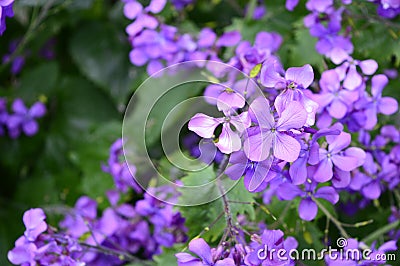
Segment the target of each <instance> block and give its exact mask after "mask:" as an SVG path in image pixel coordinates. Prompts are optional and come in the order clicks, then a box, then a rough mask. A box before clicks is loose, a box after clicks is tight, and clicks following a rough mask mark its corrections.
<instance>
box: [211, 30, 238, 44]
mask: <svg viewBox="0 0 400 266" xmlns="http://www.w3.org/2000/svg"><path fill="white" fill-rule="evenodd" d="M241 38H242V37H241V35H240V32H239V31H230V32H225V33H224V34H223V35H222V36H221V37H219V39H218V41H217V43H216V46H217V47H221V46H225V47H230V46H235V45H236V44H238V42H239V41H240V39H241Z"/></svg>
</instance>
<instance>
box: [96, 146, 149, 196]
mask: <svg viewBox="0 0 400 266" xmlns="http://www.w3.org/2000/svg"><path fill="white" fill-rule="evenodd" d="M102 168H103V171H104V172H106V173H108V174H110V175H111V176H112V177H113V178H114V183H115V187H116V188H117V189H118V190H119V191H120V192H122V193H126V192H127V191H128V190H129V189H130V188H131V189H133V190H134V191H135V192H136V193H141V192H142V188H141V187H140V185H139V184H138V183H137V182H136V181H135V179H134V178H132V176H135V172H136V167H135V166H134V165H128V163H127V162H126V160H125V158H124V153H123V141H122V139H118V140H116V141H115V142H114V143H113V144H112V145H111V147H110V156H109V157H108V161H107V164H106V165H103V166H102Z"/></svg>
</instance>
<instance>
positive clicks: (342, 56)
mask: <svg viewBox="0 0 400 266" xmlns="http://www.w3.org/2000/svg"><path fill="white" fill-rule="evenodd" d="M329 57H330V59H331V60H332V62H333V63H334V64H335V65H339V64H340V63H342V62H343V61H344V60H346V59H347V58H348V57H349V54H348V53H347V52H346V51H345V50H344V49H342V48H340V47H333V49H332V50H331V51H330V53H329Z"/></svg>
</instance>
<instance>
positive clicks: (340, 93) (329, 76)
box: [311, 70, 359, 119]
mask: <svg viewBox="0 0 400 266" xmlns="http://www.w3.org/2000/svg"><path fill="white" fill-rule="evenodd" d="M319 83H320V87H321V92H320V93H318V94H314V95H312V97H311V98H312V99H313V100H314V101H315V102H317V103H318V105H319V111H320V112H321V111H323V110H324V109H326V111H327V112H328V113H329V115H330V116H331V117H333V118H336V119H342V118H344V116H345V115H346V114H347V113H348V111H350V110H351V109H352V107H353V103H354V102H355V101H356V100H357V99H358V97H359V92H358V91H349V90H346V89H343V88H342V87H341V85H340V79H339V75H338V74H337V72H336V71H335V70H327V71H325V72H323V73H322V76H321V79H320V82H319Z"/></svg>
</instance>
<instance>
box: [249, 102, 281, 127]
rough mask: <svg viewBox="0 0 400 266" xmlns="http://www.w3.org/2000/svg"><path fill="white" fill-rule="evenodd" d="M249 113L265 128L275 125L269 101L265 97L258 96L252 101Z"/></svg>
mask: <svg viewBox="0 0 400 266" xmlns="http://www.w3.org/2000/svg"><path fill="white" fill-rule="evenodd" d="M249 113H250V116H251V118H252V120H253V121H254V122H256V123H257V124H258V125H260V126H261V127H263V128H268V129H269V128H272V127H273V126H274V125H275V120H274V117H273V116H272V114H271V111H270V106H269V102H268V100H267V99H266V98H264V97H258V98H256V99H255V100H254V101H253V102H252V103H251V105H250V107H249Z"/></svg>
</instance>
